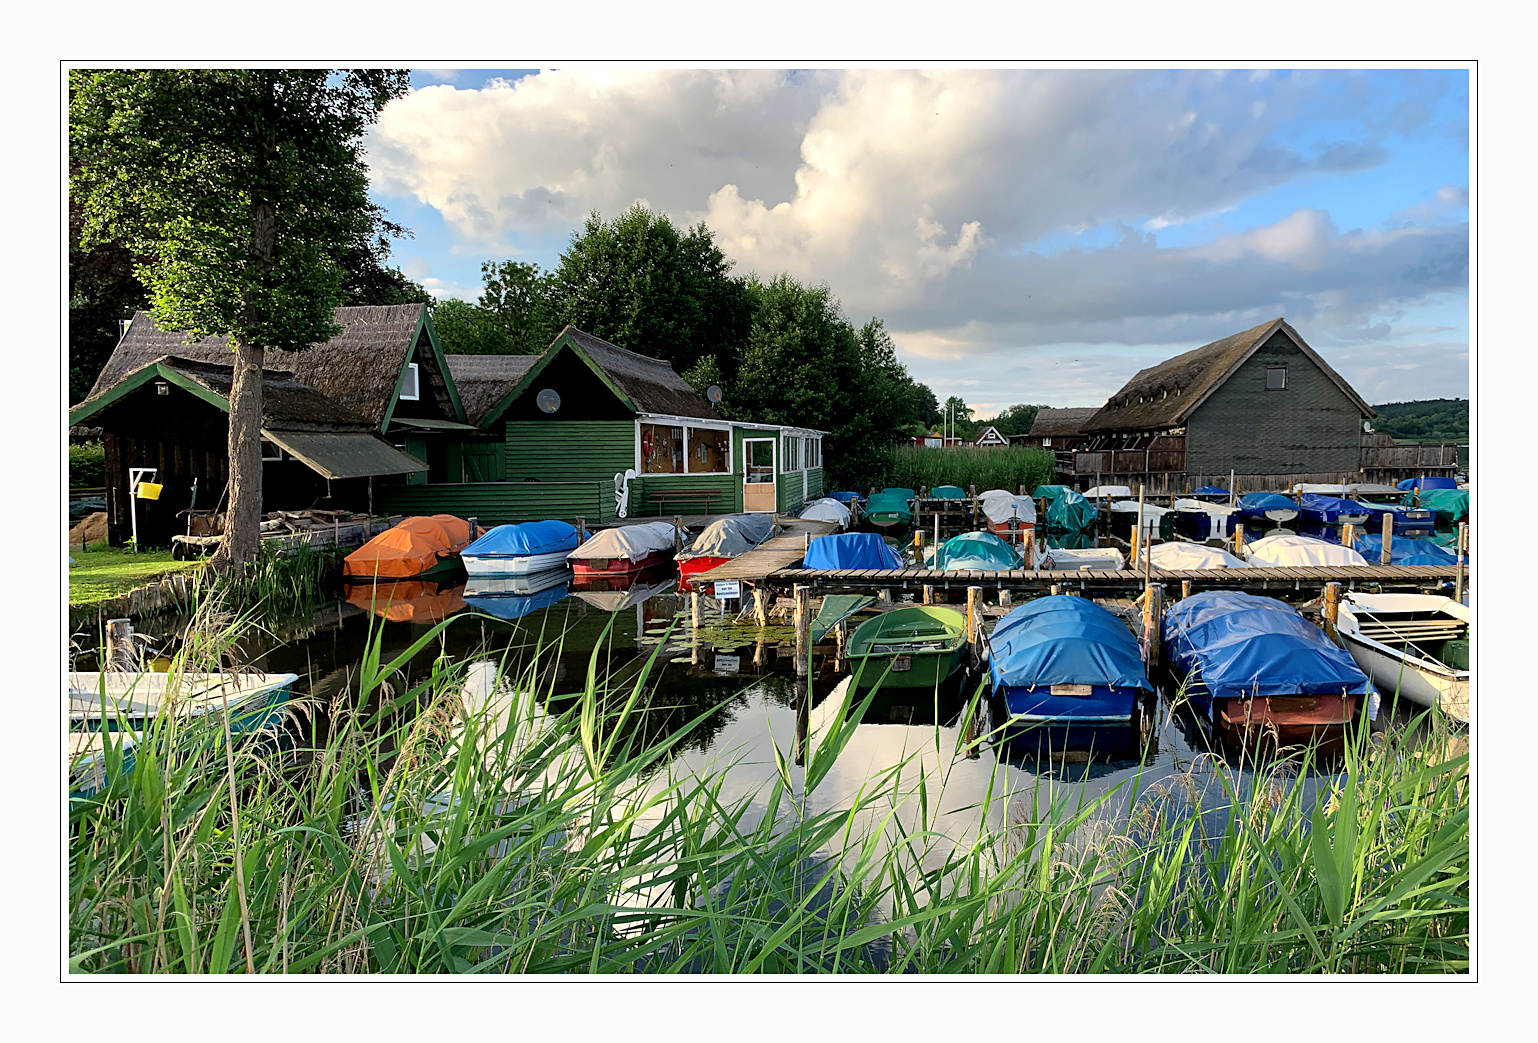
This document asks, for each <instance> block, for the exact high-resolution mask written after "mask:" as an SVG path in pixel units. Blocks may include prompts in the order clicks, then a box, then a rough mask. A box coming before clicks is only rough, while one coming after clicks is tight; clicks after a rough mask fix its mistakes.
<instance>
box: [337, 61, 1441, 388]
mask: <svg viewBox="0 0 1538 1043" xmlns="http://www.w3.org/2000/svg"><path fill="white" fill-rule="evenodd" d="M412 88H413V89H412V92H411V93H410V94H409V95H408V96H406V97H403V98H400V99H397V100H396V101H394V102H392V103H391V104H390V105H389V106H388V107H387V108H386V109H385V110H384V112H383V113H382V114H381V118H380V120H379V123H378V124H377V126H375V127H374V128H373V130H372V131H371V132H370V135H369V138H368V142H367V149H368V161H369V164H370V169H371V178H372V192H373V195H374V198H375V199H376V201H377V202H379V203H380V204H381V205H383V206H384V207H385V208H386V209H387V210H388V211H389V214H390V216H391V218H392V219H394V220H396V221H399V222H400V223H402V224H404V225H406V226H407V227H408V228H410V229H411V230H412V231H413V233H414V237H413V238H411V239H407V240H401V241H398V242H397V243H396V246H395V252H394V255H393V260H394V262H395V263H396V264H398V265H399V266H400V267H401V268H402V270H403V271H405V273H406V274H407V275H409V276H410V277H412V278H414V279H417V280H418V281H420V282H422V283H423V284H424V285H425V286H427V288H428V289H429V290H431V291H432V292H433V293H434V294H435V295H437V296H440V297H443V296H454V297H462V298H464V299H466V300H472V301H473V300H474V299H475V298H476V297H477V296H478V295H479V294H480V291H481V286H480V266H481V263H482V262H483V261H486V260H505V259H516V260H522V261H533V262H536V263H538V264H540V265H541V266H542V267H545V268H550V267H553V266H554V265H555V264H556V262H557V260H558V258H559V256H560V254H561V251H562V250H563V249H564V248H565V247H566V246H567V244H568V243H569V242H570V240H571V236H572V234H573V232H574V231H575V230H576V229H577V228H579V227H580V225H581V223H582V221H583V219H584V218H585V217H586V216H587V214H588V213H589V212H591V211H594V210H596V211H598V212H599V213H601V214H602V215H604V216H605V217H613V216H616V215H617V214H619V213H621V212H622V211H623V210H625V209H626V208H628V207H629V206H630V205H632V204H633V203H635V202H637V201H640V202H642V203H644V204H646V205H648V206H650V207H651V208H652V209H653V210H656V211H659V212H664V213H666V214H668V215H669V216H670V217H671V218H673V219H674V221H675V222H678V223H680V224H694V223H696V222H699V221H703V222H705V224H707V225H708V226H709V227H710V229H711V230H712V231H713V232H714V233H715V236H716V241H717V244H718V245H719V246H720V247H721V248H722V250H723V251H724V252H725V253H726V254H727V256H729V257H731V258H732V259H733V260H734V261H735V263H736V267H735V269H734V270H735V271H736V272H737V273H738V274H747V273H749V272H755V273H757V274H758V275H759V276H760V277H763V278H769V277H771V276H773V275H775V274H778V273H780V272H789V273H790V274H792V275H794V276H795V277H796V278H798V279H801V280H803V281H806V282H810V283H826V284H827V285H828V286H830V287H831V288H832V290H833V292H834V294H835V295H836V296H837V297H838V298H839V300H840V301H841V302H842V305H843V308H844V312H845V314H846V315H847V316H848V317H849V319H850V320H851V321H853V322H854V323H855V324H857V325H859V324H862V323H864V322H865V321H866V320H867V319H869V318H870V317H872V316H876V317H879V318H880V319H882V321H883V322H884V323H885V325H886V328H887V329H888V331H889V332H890V333H891V334H892V337H893V339H894V341H895V342H896V344H897V347H898V354H899V357H900V358H901V359H902V361H903V362H904V363H905V364H906V365H907V366H908V368H909V370H910V372H912V374H913V375H914V377H915V378H917V379H919V380H921V381H923V382H925V383H927V384H928V385H929V386H930V387H931V388H933V389H934V391H935V394H936V395H937V396H938V397H939V398H940V399H941V400H944V399H945V398H947V397H948V396H950V395H953V394H954V395H960V396H961V397H962V398H963V399H965V400H966V401H967V402H968V403H969V404H970V405H972V406H973V407H974V409H976V411H977V414H978V415H979V416H988V415H991V414H992V413H994V412H996V411H998V410H1000V409H1002V408H1004V407H1006V406H1008V405H1011V404H1014V403H1022V402H1031V403H1040V404H1045V405H1051V406H1095V405H1099V404H1100V403H1101V402H1103V401H1104V400H1105V398H1106V397H1107V396H1108V395H1110V394H1112V393H1114V392H1115V391H1116V390H1117V389H1119V388H1120V387H1121V386H1122V385H1123V384H1124V383H1125V382H1126V381H1127V380H1128V379H1129V378H1131V377H1132V375H1133V374H1134V373H1135V372H1136V371H1137V370H1139V369H1141V368H1143V367H1145V366H1149V365H1153V364H1155V363H1157V362H1159V361H1161V360H1163V359H1166V358H1169V357H1171V356H1173V355H1176V354H1179V353H1180V352H1182V351H1187V350H1189V349H1191V348H1194V347H1198V346H1200V345H1202V344H1205V343H1208V342H1210V341H1213V340H1216V339H1219V338H1221V337H1225V336H1228V335H1229V334H1232V333H1237V332H1239V331H1241V330H1244V329H1248V328H1249V327H1251V326H1255V325H1258V324H1261V323H1264V322H1268V321H1270V320H1271V319H1274V318H1276V317H1278V316H1282V317H1285V318H1286V319H1287V320H1288V321H1289V322H1290V323H1291V324H1292V325H1293V327H1294V328H1296V329H1297V330H1298V331H1299V332H1300V333H1301V334H1302V335H1303V337H1304V339H1305V340H1307V341H1308V343H1309V344H1310V345H1311V346H1312V347H1314V348H1315V349H1316V350H1317V351H1319V353H1320V354H1321V355H1322V356H1323V357H1324V358H1325V359H1326V360H1327V361H1328V362H1329V363H1330V364H1331V365H1332V366H1334V367H1335V368H1336V369H1337V370H1338V371H1339V372H1340V373H1341V374H1342V375H1343V376H1344V377H1345V378H1346V379H1347V380H1348V381H1349V382H1350V383H1351V384H1352V385H1353V386H1354V387H1355V388H1356V389H1357V390H1358V392H1360V393H1361V394H1362V396H1363V397H1364V398H1366V399H1367V401H1369V402H1373V403H1381V402H1390V401H1400V400H1405V399H1415V398H1445V397H1467V396H1468V393H1469V76H1468V73H1467V72H1466V71H1465V70H1462V69H1428V70H1408V69H1390V70H1372V71H1350V70H1328V69H1305V70H1294V71H1287V70H1233V71H1224V70H1171V71H1160V70H1147V69H1106V70H1092V69H1077V70H1062V71H1055V70H1039V69H1038V70H967V69H942V70H933V71H910V70H897V69H866V70H830V69H814V70H800V71H775V70H764V69H756V70H743V71H723V70H688V69H663V68H642V67H634V66H630V67H623V68H606V67H601V66H581V67H572V68H561V69H544V70H532V69H481V70H468V69H432V70H420V69H419V70H414V71H413V73H412Z"/></svg>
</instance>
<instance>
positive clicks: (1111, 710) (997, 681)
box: [988, 594, 1154, 725]
mask: <svg viewBox="0 0 1538 1043" xmlns="http://www.w3.org/2000/svg"><path fill="white" fill-rule="evenodd" d="M988 647H989V654H988V659H989V662H988V673H989V677H990V678H991V679H992V685H993V690H994V692H995V693H996V694H997V695H999V696H1000V697H1001V698H1002V699H1003V700H1004V706H1005V708H1006V709H1007V710H1008V712H1009V717H1010V720H1011V721H1016V722H1023V723H1027V724H1036V723H1053V724H1093V725H1112V724H1127V723H1128V722H1130V721H1131V719H1132V714H1133V711H1134V710H1135V709H1136V708H1137V700H1138V695H1139V693H1142V692H1149V693H1151V692H1153V690H1154V687H1153V685H1152V684H1150V683H1149V681H1148V674H1147V671H1146V670H1145V669H1144V668H1143V657H1142V653H1141V651H1140V650H1139V648H1138V643H1137V640H1136V639H1135V638H1133V636H1132V632H1131V631H1130V630H1128V629H1127V625H1126V624H1125V623H1123V622H1122V621H1121V619H1120V618H1119V617H1118V616H1116V615H1115V614H1114V613H1112V612H1110V611H1108V610H1107V609H1104V608H1101V607H1100V606H1099V605H1097V604H1095V603H1094V602H1093V601H1091V600H1089V599H1088V598H1077V597H1072V596H1069V595H1067V594H1060V595H1055V596H1050V597H1044V598H1037V599H1036V600H1034V601H1032V602H1030V603H1029V604H1025V605H1021V606H1020V607H1019V608H1017V609H1015V610H1014V611H1013V612H1011V613H1009V615H1007V616H1005V617H1004V618H1003V619H1001V620H999V624H998V626H996V627H994V628H993V633H992V634H991V635H989V637H988Z"/></svg>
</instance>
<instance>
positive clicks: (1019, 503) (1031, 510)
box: [977, 489, 1036, 543]
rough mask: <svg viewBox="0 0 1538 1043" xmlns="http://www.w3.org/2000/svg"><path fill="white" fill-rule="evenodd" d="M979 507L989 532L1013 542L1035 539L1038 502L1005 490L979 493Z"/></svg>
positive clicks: (1025, 541)
mask: <svg viewBox="0 0 1538 1043" xmlns="http://www.w3.org/2000/svg"><path fill="white" fill-rule="evenodd" d="M977 505H978V507H979V508H981V510H982V512H983V517H984V518H985V519H987V521H986V524H987V526H988V531H989V532H991V533H993V534H994V535H995V536H1003V537H1004V538H1006V539H1009V540H1012V541H1018V542H1021V543H1028V542H1030V541H1031V540H1032V539H1034V538H1035V536H1034V534H1035V532H1036V501H1035V500H1033V499H1031V498H1030V497H1029V496H1016V495H1015V494H1014V493H1012V492H1009V491H1008V490H1005V489H989V490H987V491H986V492H983V493H979V494H978V497H977Z"/></svg>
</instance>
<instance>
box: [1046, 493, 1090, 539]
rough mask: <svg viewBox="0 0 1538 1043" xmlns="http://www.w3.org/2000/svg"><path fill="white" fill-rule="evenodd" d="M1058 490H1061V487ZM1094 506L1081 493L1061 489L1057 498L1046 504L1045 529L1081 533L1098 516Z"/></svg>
mask: <svg viewBox="0 0 1538 1043" xmlns="http://www.w3.org/2000/svg"><path fill="white" fill-rule="evenodd" d="M1058 488H1060V489H1062V487H1061V486H1059V487H1058ZM1099 513H1100V512H1099V511H1097V510H1096V509H1095V505H1094V504H1092V503H1090V502H1089V501H1088V500H1086V499H1085V498H1084V496H1083V494H1082V493H1077V492H1074V491H1073V490H1072V489H1062V491H1061V492H1060V493H1058V494H1057V498H1056V499H1054V500H1052V501H1051V502H1050V503H1048V504H1047V511H1046V515H1045V518H1046V522H1047V528H1049V529H1056V530H1058V531H1059V532H1082V531H1083V530H1085V529H1088V528H1090V527H1091V526H1093V525H1094V524H1095V519H1096V518H1097V517H1098V516H1099Z"/></svg>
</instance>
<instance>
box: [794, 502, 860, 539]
mask: <svg viewBox="0 0 1538 1043" xmlns="http://www.w3.org/2000/svg"><path fill="white" fill-rule="evenodd" d="M801 517H803V518H805V519H807V520H808V521H824V522H832V523H833V524H834V525H837V526H838V528H839V531H840V532H842V531H843V530H844V529H847V528H849V508H848V507H845V506H844V505H843V504H842V503H839V502H838V501H837V500H835V499H833V497H831V496H824V497H823V498H822V499H820V500H813V501H812V502H811V503H809V504H807V506H806V508H805V509H804V510H802V512H801Z"/></svg>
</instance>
